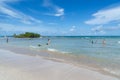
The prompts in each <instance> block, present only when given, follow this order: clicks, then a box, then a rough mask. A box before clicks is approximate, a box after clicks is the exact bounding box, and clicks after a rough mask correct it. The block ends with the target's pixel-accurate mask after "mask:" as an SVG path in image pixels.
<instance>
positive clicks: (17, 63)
mask: <svg viewBox="0 0 120 80" xmlns="http://www.w3.org/2000/svg"><path fill="white" fill-rule="evenodd" d="M1 51H3V52H1ZM28 52H29V51H28ZM0 53H5V54H0V55H2V56H1V57H2V58H1V57H0V59H1V62H0V69H1V70H2V72H3V73H4V72H6V73H8V72H10V73H11V72H12V71H11V69H12V70H13V72H14V69H15V71H16V70H17V71H18V72H19V73H20V75H19V74H18V75H16V74H15V73H13V74H14V75H16V76H24V75H23V74H24V72H25V74H26V75H28V72H29V71H30V74H32V75H31V76H33V75H34V74H33V73H35V74H36V75H39V74H42V73H46V74H48V78H46V77H45V76H46V74H44V75H43V74H42V75H43V76H44V77H43V76H40V75H39V76H37V77H38V78H35V77H34V76H33V78H31V79H29V77H25V76H24V77H25V78H24V79H20V80H26V79H29V80H41V79H40V78H41V77H43V78H45V79H44V80H54V78H55V80H61V78H62V77H61V76H64V77H65V74H64V73H65V71H66V72H71V69H73V70H72V72H71V73H68V74H71V75H70V78H69V80H79V79H83V80H99V79H101V80H118V79H117V78H114V77H113V76H108V75H106V74H101V73H99V72H97V70H91V69H89V68H87V67H84V66H83V67H82V65H81V67H80V66H79V67H78V66H75V65H72V64H69V63H67V62H60V61H55V59H53V60H52V59H49V58H48V59H47V58H43V57H37V56H28V55H22V54H19V53H16V52H15V53H14V52H11V51H9V50H6V49H4V50H3V49H0ZM43 54H44V53H43ZM6 59H7V60H6ZM24 61H25V62H24ZM31 64H32V65H31ZM41 64H42V65H41ZM3 65H4V68H6V67H7V69H8V70H7V71H6V69H3ZM5 66H6V67H5ZM49 69H50V70H52V71H49ZM4 70H5V71H4ZM19 70H20V71H19ZM21 70H23V71H22V72H21ZM24 70H25V71H24ZM26 70H27V71H26ZM41 70H42V71H41ZM47 70H48V71H47ZM26 72H27V73H26ZM51 72H54V73H53V74H50V73H51ZM56 72H57V74H58V75H57V76H54V77H53V78H51V77H50V76H49V75H52V76H53V75H55V73H56ZM78 73H79V74H78ZM63 74H64V75H63ZM0 75H3V74H0ZM81 75H82V76H81ZM7 76H10V74H8V75H7ZM86 76H87V77H86ZM91 76H92V78H91ZM10 77H12V78H13V79H14V78H15V77H14V76H13V75H12V76H10ZM3 78H4V76H3ZM16 78H17V77H16ZM34 78H35V79H34ZM90 78H91V79H90ZM2 80H10V79H2ZM11 80H12V79H11ZM14 80H15V79H14ZM42 80H43V79H42ZM65 80H66V79H65Z"/></svg>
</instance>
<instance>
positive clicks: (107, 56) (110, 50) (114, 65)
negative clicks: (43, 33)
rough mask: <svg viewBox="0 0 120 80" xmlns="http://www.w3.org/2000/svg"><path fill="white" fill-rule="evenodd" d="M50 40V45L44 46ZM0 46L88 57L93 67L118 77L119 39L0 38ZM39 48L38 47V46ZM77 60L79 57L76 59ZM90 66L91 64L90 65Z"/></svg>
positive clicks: (119, 59) (119, 65)
mask: <svg viewBox="0 0 120 80" xmlns="http://www.w3.org/2000/svg"><path fill="white" fill-rule="evenodd" d="M48 39H50V44H49V45H46V43H47V42H48V41H47V40H48ZM0 44H1V45H2V44H8V45H17V46H20V47H27V48H33V49H36V50H46V51H50V52H57V53H60V54H70V55H74V56H81V55H82V56H83V55H84V56H86V57H89V58H90V60H91V61H87V60H86V61H87V62H94V64H95V65H97V66H100V67H101V68H102V69H103V70H105V71H107V72H109V73H111V74H114V75H117V76H119V77H120V37H97V36H96V37H92V36H82V37H79V36H78V37H43V38H37V39H15V38H12V37H11V38H9V43H6V39H5V38H0ZM39 44H40V45H41V46H38V45H39ZM78 58H79V57H78ZM91 64H92V63H91Z"/></svg>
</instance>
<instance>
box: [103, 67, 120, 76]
mask: <svg viewBox="0 0 120 80" xmlns="http://www.w3.org/2000/svg"><path fill="white" fill-rule="evenodd" d="M103 70H104V71H107V72H108V73H111V74H113V75H116V76H120V70H119V69H118V70H113V69H108V68H103Z"/></svg>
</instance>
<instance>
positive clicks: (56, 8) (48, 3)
mask: <svg viewBox="0 0 120 80" xmlns="http://www.w3.org/2000/svg"><path fill="white" fill-rule="evenodd" d="M43 6H44V7H46V8H49V9H52V10H53V12H54V13H47V14H46V15H51V16H56V17H61V16H63V15H64V9H63V8H61V7H59V6H57V5H55V4H53V3H52V1H51V0H43Z"/></svg>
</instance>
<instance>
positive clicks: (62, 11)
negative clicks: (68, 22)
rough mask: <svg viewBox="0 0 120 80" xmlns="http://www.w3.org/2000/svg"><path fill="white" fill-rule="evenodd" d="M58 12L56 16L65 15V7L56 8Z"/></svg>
mask: <svg viewBox="0 0 120 80" xmlns="http://www.w3.org/2000/svg"><path fill="white" fill-rule="evenodd" d="M56 11H57V13H56V14H54V16H58V17H59V16H63V15H64V9H63V8H58V9H56Z"/></svg>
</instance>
